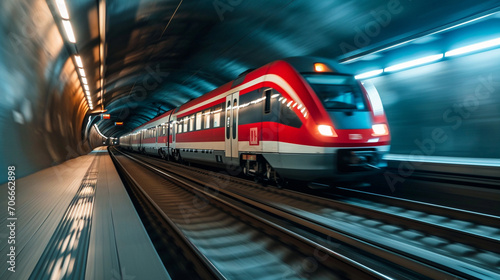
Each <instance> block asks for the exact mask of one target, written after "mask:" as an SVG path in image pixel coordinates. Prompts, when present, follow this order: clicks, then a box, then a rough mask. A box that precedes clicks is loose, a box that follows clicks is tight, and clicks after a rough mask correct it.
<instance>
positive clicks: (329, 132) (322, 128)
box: [318, 124, 337, 137]
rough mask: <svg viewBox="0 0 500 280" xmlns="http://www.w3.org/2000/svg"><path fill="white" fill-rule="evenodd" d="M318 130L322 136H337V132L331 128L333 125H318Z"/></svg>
mask: <svg viewBox="0 0 500 280" xmlns="http://www.w3.org/2000/svg"><path fill="white" fill-rule="evenodd" d="M318 131H319V133H320V134H321V135H323V136H331V137H337V133H335V130H333V127H331V126H329V125H323V124H322V125H318Z"/></svg>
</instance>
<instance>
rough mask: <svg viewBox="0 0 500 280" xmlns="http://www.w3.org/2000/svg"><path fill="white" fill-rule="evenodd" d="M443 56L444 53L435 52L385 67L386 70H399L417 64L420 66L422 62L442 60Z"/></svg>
mask: <svg viewBox="0 0 500 280" xmlns="http://www.w3.org/2000/svg"><path fill="white" fill-rule="evenodd" d="M441 58H443V54H442V53H440V54H435V55H430V56H426V57H422V58H418V59H414V60H410V61H407V62H403V63H399V64H396V65H393V66H389V67H387V68H385V69H384V72H394V71H399V70H403V69H407V68H410V67H415V66H418V65H422V64H427V63H430V62H434V61H437V60H440V59H441Z"/></svg>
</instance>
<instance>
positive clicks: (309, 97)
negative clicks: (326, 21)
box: [263, 57, 390, 184]
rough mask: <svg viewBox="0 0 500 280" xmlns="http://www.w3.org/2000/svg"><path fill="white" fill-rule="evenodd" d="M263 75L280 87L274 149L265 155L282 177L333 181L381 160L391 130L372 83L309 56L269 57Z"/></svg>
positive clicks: (357, 176)
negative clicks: (265, 74)
mask: <svg viewBox="0 0 500 280" xmlns="http://www.w3.org/2000/svg"><path fill="white" fill-rule="evenodd" d="M267 77H270V78H268V79H266V80H267V81H270V82H272V83H273V85H272V87H274V88H276V89H277V90H278V92H279V95H273V96H275V97H277V101H278V102H279V104H278V106H279V107H280V109H279V110H280V113H279V119H280V121H279V125H278V133H277V138H278V139H279V140H278V147H277V149H278V153H276V154H273V153H269V154H264V157H265V158H266V160H267V162H269V164H270V165H271V166H272V167H273V169H274V170H275V171H276V172H277V173H278V174H279V175H280V176H281V177H284V178H288V179H295V180H301V181H307V182H318V183H325V184H335V182H339V181H359V180H364V178H366V177H368V176H371V175H374V174H377V173H379V172H380V171H381V170H382V169H383V168H384V167H385V166H386V163H385V162H384V161H383V160H382V157H383V155H384V154H385V153H387V152H388V151H389V145H390V134H389V128H388V124H387V119H386V116H385V113H384V110H383V107H382V103H381V101H380V97H379V96H378V92H377V91H376V90H375V88H374V87H370V88H368V91H367V90H366V89H365V87H364V86H363V85H362V84H361V83H360V82H358V81H357V80H356V79H355V78H354V76H353V75H351V74H348V73H347V72H346V71H345V70H344V69H343V68H342V67H341V66H340V65H338V64H336V63H335V62H332V61H328V60H325V59H320V58H312V57H296V58H288V59H285V60H281V61H277V62H274V63H272V64H271V65H270V67H269V70H268V73H267ZM273 80H274V82H273ZM285 81H286V82H285ZM263 137H264V135H263Z"/></svg>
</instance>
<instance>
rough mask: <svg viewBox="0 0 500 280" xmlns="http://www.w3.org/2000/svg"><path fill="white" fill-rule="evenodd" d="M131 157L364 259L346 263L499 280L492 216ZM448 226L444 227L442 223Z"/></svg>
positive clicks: (354, 256) (427, 273)
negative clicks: (340, 195) (304, 189)
mask: <svg viewBox="0 0 500 280" xmlns="http://www.w3.org/2000/svg"><path fill="white" fill-rule="evenodd" d="M137 157H139V158H141V160H145V161H147V162H148V164H152V165H154V166H155V168H159V169H161V170H164V171H165V172H166V171H167V170H168V172H174V173H178V174H183V175H182V176H184V177H185V178H186V179H189V180H193V181H197V182H198V183H202V184H204V185H205V188H209V189H211V191H213V192H216V193H217V194H219V195H221V194H222V195H224V196H227V197H231V198H233V199H235V200H240V201H244V202H245V203H247V204H249V205H253V207H255V208H258V209H261V211H263V212H265V213H269V214H271V215H274V216H276V217H280V218H282V219H286V220H287V221H289V223H291V224H293V226H294V227H296V228H306V229H307V230H305V232H304V231H302V232H301V234H303V235H316V238H321V237H320V236H323V237H325V236H326V237H329V238H331V239H334V240H335V241H336V242H337V243H336V246H337V249H339V248H340V249H346V248H348V249H346V250H344V251H345V252H351V251H356V252H358V251H360V250H361V251H363V253H360V254H358V255H356V253H354V255H351V256H350V257H352V258H362V259H363V257H362V256H361V255H363V254H364V255H370V257H374V258H378V259H384V260H386V261H388V262H390V265H391V266H392V267H399V268H403V269H405V270H410V271H413V272H415V273H418V274H420V276H426V277H429V278H434V279H435V278H442V279H443V278H450V277H456V278H467V279H471V278H475V279H485V278H490V279H495V278H498V277H499V274H498V271H497V270H496V267H498V265H499V261H498V260H499V259H500V257H499V255H498V254H497V253H498V252H497V249H496V247H498V246H495V245H496V244H498V235H497V230H498V229H497V228H495V227H494V225H495V219H496V217H493V216H487V215H483V216H482V215H480V214H479V213H472V212H467V213H468V214H464V213H465V212H466V211H462V212H460V211H458V212H457V211H456V209H447V210H443V209H445V208H444V207H432V206H431V205H427V209H426V210H425V211H423V210H415V209H416V207H417V206H416V205H417V204H413V207H412V208H403V207H401V206H397V205H393V204H394V203H393V204H391V202H388V201H386V203H385V204H384V203H381V202H375V201H369V200H368V199H367V198H366V197H365V199H364V200H363V199H361V198H359V197H357V198H356V197H355V198H349V199H345V198H344V201H341V200H339V199H336V200H333V199H326V198H322V197H318V196H314V195H308V194H304V193H299V192H294V191H289V190H278V189H275V188H265V187H262V186H260V185H257V184H254V183H252V182H249V181H248V180H242V179H240V178H235V177H232V176H226V175H223V174H220V173H215V172H210V171H206V170H202V169H198V168H187V167H186V166H183V165H178V164H171V163H166V162H164V161H161V160H157V159H152V158H149V157H142V156H137ZM387 199H388V198H387ZM367 201H369V203H366V202H367ZM377 203H378V204H377ZM418 209H420V208H418ZM391 210H392V211H391ZM438 210H439V211H438ZM419 211H420V212H419ZM459 212H460V213H459ZM411 215H415V216H413V217H412V216H411ZM464 215H469V216H467V217H466V216H464ZM424 216H425V217H424ZM440 218H441V219H440ZM465 218H466V220H464V219H465ZM446 219H448V220H450V223H441V222H440V220H446ZM471 219H474V220H471ZM468 223H472V224H473V225H474V226H473V227H474V228H475V229H476V231H474V230H472V231H468V230H466V229H469V228H470V224H468ZM485 230H486V231H485ZM488 230H489V231H488ZM299 231H300V230H297V232H299ZM488 232H489V234H488ZM340 251H341V250H340ZM346 254H347V255H349V253H346ZM364 259H366V257H365V258H364ZM376 266H380V264H377V265H376Z"/></svg>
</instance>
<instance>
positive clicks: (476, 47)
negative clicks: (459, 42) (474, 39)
mask: <svg viewBox="0 0 500 280" xmlns="http://www.w3.org/2000/svg"><path fill="white" fill-rule="evenodd" d="M496 46H500V38H497V39H493V40H488V41H485V42H481V43H477V44H473V45H469V46H465V47H461V48H458V49H454V50H451V51H448V52H446V53H445V54H444V56H446V57H450V56H454V55H461V54H465V53H470V52H475V51H479V50H484V49H488V48H492V47H496Z"/></svg>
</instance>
